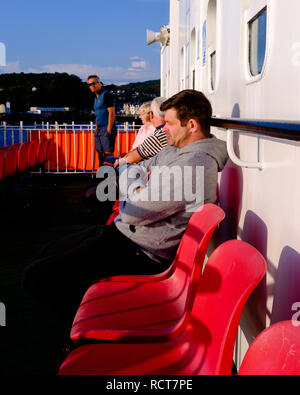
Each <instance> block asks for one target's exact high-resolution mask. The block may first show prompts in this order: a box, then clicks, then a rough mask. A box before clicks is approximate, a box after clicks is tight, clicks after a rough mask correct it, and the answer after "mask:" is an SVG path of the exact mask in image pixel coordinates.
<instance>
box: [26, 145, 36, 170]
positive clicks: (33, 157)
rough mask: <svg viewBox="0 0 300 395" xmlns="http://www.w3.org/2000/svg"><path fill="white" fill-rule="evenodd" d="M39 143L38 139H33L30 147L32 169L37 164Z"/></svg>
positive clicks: (30, 165) (29, 157)
mask: <svg viewBox="0 0 300 395" xmlns="http://www.w3.org/2000/svg"><path fill="white" fill-rule="evenodd" d="M38 145H39V141H38V140H32V141H31V142H30V144H29V148H28V167H29V168H30V169H31V168H33V167H35V166H36V164H37V148H38Z"/></svg>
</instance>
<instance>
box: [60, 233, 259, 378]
mask: <svg viewBox="0 0 300 395" xmlns="http://www.w3.org/2000/svg"><path fill="white" fill-rule="evenodd" d="M265 273H266V262H265V259H264V258H263V257H262V255H261V254H260V253H259V252H258V251H257V250H256V249H255V248H254V247H252V246H251V245H249V244H247V243H245V242H243V241H240V240H231V241H228V242H226V243H224V244H222V245H221V246H219V247H218V248H217V249H216V250H215V251H214V252H213V254H212V255H211V256H210V258H209V259H208V262H207V264H206V266H205V269H204V273H203V276H202V278H201V281H200V285H199V287H198V290H197V294H196V299H195V302H194V305H193V310H192V314H191V316H190V320H189V323H188V325H187V327H186V329H185V331H184V332H183V333H182V335H181V336H179V337H177V338H176V339H173V340H171V341H167V342H164V343H162V342H148V343H146V342H144V343H142V342H140V343H125V342H122V343H120V342H110V343H98V344H88V345H84V346H81V347H78V348H77V349H75V350H73V351H72V352H70V353H69V354H68V355H67V357H66V359H65V361H64V362H63V364H62V365H61V367H60V370H59V374H60V375H79V374H97V375H118V374H120V375H129V374H130V375H133V374H134V375H142V374H147V375H152V374H153V375H154V374H164V375H199V374H210V375H211V374H214V375H216V374H218V375H220V374H223V375H224V374H225V375H230V374H231V370H232V357H233V349H234V343H235V338H236V334H237V328H238V324H239V321H240V317H241V314H242V311H243V308H244V306H245V303H246V301H247V300H248V298H249V296H250V294H251V293H252V292H253V290H254V289H255V288H256V286H257V285H258V284H259V282H260V281H261V280H262V279H263V277H264V276H265ZM103 303H105V300H103ZM138 324H139V322H137V325H138Z"/></svg>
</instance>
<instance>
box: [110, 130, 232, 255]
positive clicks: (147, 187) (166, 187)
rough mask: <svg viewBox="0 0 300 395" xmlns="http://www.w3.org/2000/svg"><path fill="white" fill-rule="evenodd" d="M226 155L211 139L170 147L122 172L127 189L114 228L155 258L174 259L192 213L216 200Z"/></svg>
mask: <svg viewBox="0 0 300 395" xmlns="http://www.w3.org/2000/svg"><path fill="white" fill-rule="evenodd" d="M227 159H228V156H227V149H226V144H225V142H223V141H221V140H219V139H217V138H215V137H211V138H207V139H203V140H198V141H196V142H194V143H192V144H189V145H187V146H185V147H183V148H176V147H173V146H167V147H165V148H163V149H162V150H161V151H160V152H159V153H158V154H157V155H156V156H155V157H153V158H151V159H148V160H146V161H143V162H142V163H141V164H140V165H134V166H130V167H129V168H128V169H127V172H128V174H126V175H124V173H123V174H122V175H121V176H120V180H121V178H123V181H124V180H126V181H125V185H126V189H127V190H126V192H125V194H124V196H123V197H122V198H121V199H120V205H119V210H120V214H119V216H118V217H117V218H116V219H115V225H116V227H117V228H118V229H119V231H120V232H121V233H123V234H124V235H125V236H127V237H128V238H129V239H131V240H132V241H133V242H135V243H136V244H138V245H139V246H140V247H141V249H142V250H143V251H144V253H146V254H147V255H148V256H150V257H151V258H152V259H154V260H156V261H160V260H161V259H160V258H163V260H169V261H172V260H173V259H174V257H175V254H176V251H177V248H178V245H179V243H180V240H181V237H182V235H183V233H184V231H185V230H186V227H187V224H188V221H189V219H190V217H191V215H192V214H193V212H194V211H196V210H197V208H198V207H200V206H201V205H203V204H205V203H215V202H216V200H217V196H216V190H217V179H218V172H220V171H221V170H222V169H223V168H224V166H225V164H226V162H227ZM148 172H151V174H150V175H149V173H148ZM125 173H126V172H125ZM136 174H139V176H136ZM121 184H122V185H123V184H124V182H122V180H121ZM138 186H141V189H140V190H137V187H138ZM122 188H123V190H124V185H123V186H122ZM122 188H121V189H122Z"/></svg>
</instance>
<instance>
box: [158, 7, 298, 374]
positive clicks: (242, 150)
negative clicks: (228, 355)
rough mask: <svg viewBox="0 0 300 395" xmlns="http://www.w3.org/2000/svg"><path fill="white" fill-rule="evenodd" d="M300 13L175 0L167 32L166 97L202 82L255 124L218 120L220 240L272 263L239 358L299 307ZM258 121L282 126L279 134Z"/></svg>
mask: <svg viewBox="0 0 300 395" xmlns="http://www.w3.org/2000/svg"><path fill="white" fill-rule="evenodd" d="M299 15H300V2H299V1H298V0H289V1H288V2H286V1H283V0H226V1H224V0H170V21H169V26H168V31H169V38H170V40H169V43H167V44H165V43H163V44H162V46H161V79H162V87H161V94H162V96H165V97H170V96H172V95H173V94H175V93H177V92H178V91H180V90H182V89H197V90H201V91H203V92H204V93H205V94H206V95H207V96H208V98H209V99H210V101H211V103H212V105H213V109H214V116H215V117H216V118H221V119H224V118H225V119H228V118H230V119H231V118H234V119H235V120H236V121H242V120H245V119H246V120H250V121H251V122H252V123H253V124H254V125H256V127H255V128H254V129H255V130H254V129H253V132H251V130H250V131H249V130H248V129H247V128H246V129H247V130H244V131H241V130H239V129H238V128H236V129H235V127H234V126H232V127H228V125H227V127H226V128H225V127H223V128H221V127H218V128H216V127H214V128H213V133H214V134H215V135H217V136H218V137H219V138H221V139H223V140H228V149H229V151H230V153H231V160H230V161H229V163H228V165H227V167H226V169H225V171H223V173H222V175H221V177H220V182H219V196H220V204H221V206H222V207H223V208H224V209H225V210H226V212H227V221H226V222H225V223H224V224H223V226H222V228H221V237H222V240H226V239H229V238H233V237H237V238H239V239H242V240H245V241H247V242H250V243H251V244H253V245H254V246H255V247H256V248H257V249H258V250H259V251H260V252H261V253H262V254H263V255H264V257H265V258H266V259H267V262H268V274H267V278H266V281H265V282H264V283H263V284H261V285H260V287H259V288H258V290H257V291H256V292H255V293H254V295H253V297H252V298H251V300H250V301H249V303H248V305H247V308H246V311H245V313H244V315H243V318H242V321H241V324H240V330H239V333H238V338H237V346H236V355H235V359H236V362H237V365H238V366H239V364H240V361H241V359H242V358H243V356H244V354H245V352H246V350H247V349H248V347H249V345H250V344H251V343H252V342H253V340H254V338H255V337H256V336H257V334H258V333H259V332H261V331H262V329H264V328H265V327H268V326H270V325H271V324H273V323H275V322H278V321H282V320H286V319H288V320H289V319H292V318H293V317H295V315H296V314H297V312H299V308H300V287H299V279H300V237H299V236H300V205H299V202H300V143H299V140H300V123H299V121H300V25H299ZM161 38H162V37H157V41H158V40H160V41H162V39H161ZM257 120H261V121H264V122H265V123H263V122H261V123H259V122H258V121H257ZM279 120H280V121H281V122H280V123H278V122H274V121H279ZM216 122H217V120H216ZM216 124H218V125H221V122H219V123H216ZM259 125H267V126H269V127H274V128H278V127H279V128H280V125H282V130H281V134H280V133H279V134H277V135H276V137H275V135H272V133H269V135H266V133H265V134H264V133H263V132H262V131H261V130H260V129H262V130H263V126H261V128H260V126H259ZM223 126H224V125H223ZM289 130H293V133H294V136H293V137H291V138H289V139H286V137H287V134H288V131H289ZM273 136H274V137H273ZM232 286H234V284H233V285H232Z"/></svg>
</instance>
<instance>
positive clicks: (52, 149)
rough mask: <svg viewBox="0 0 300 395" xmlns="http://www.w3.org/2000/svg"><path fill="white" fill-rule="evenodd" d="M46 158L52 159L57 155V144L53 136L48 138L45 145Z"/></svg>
mask: <svg viewBox="0 0 300 395" xmlns="http://www.w3.org/2000/svg"><path fill="white" fill-rule="evenodd" d="M45 152H46V155H45V160H46V161H48V160H51V159H53V157H55V156H56V144H55V142H54V140H53V138H50V139H47V143H46V147H45Z"/></svg>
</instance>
